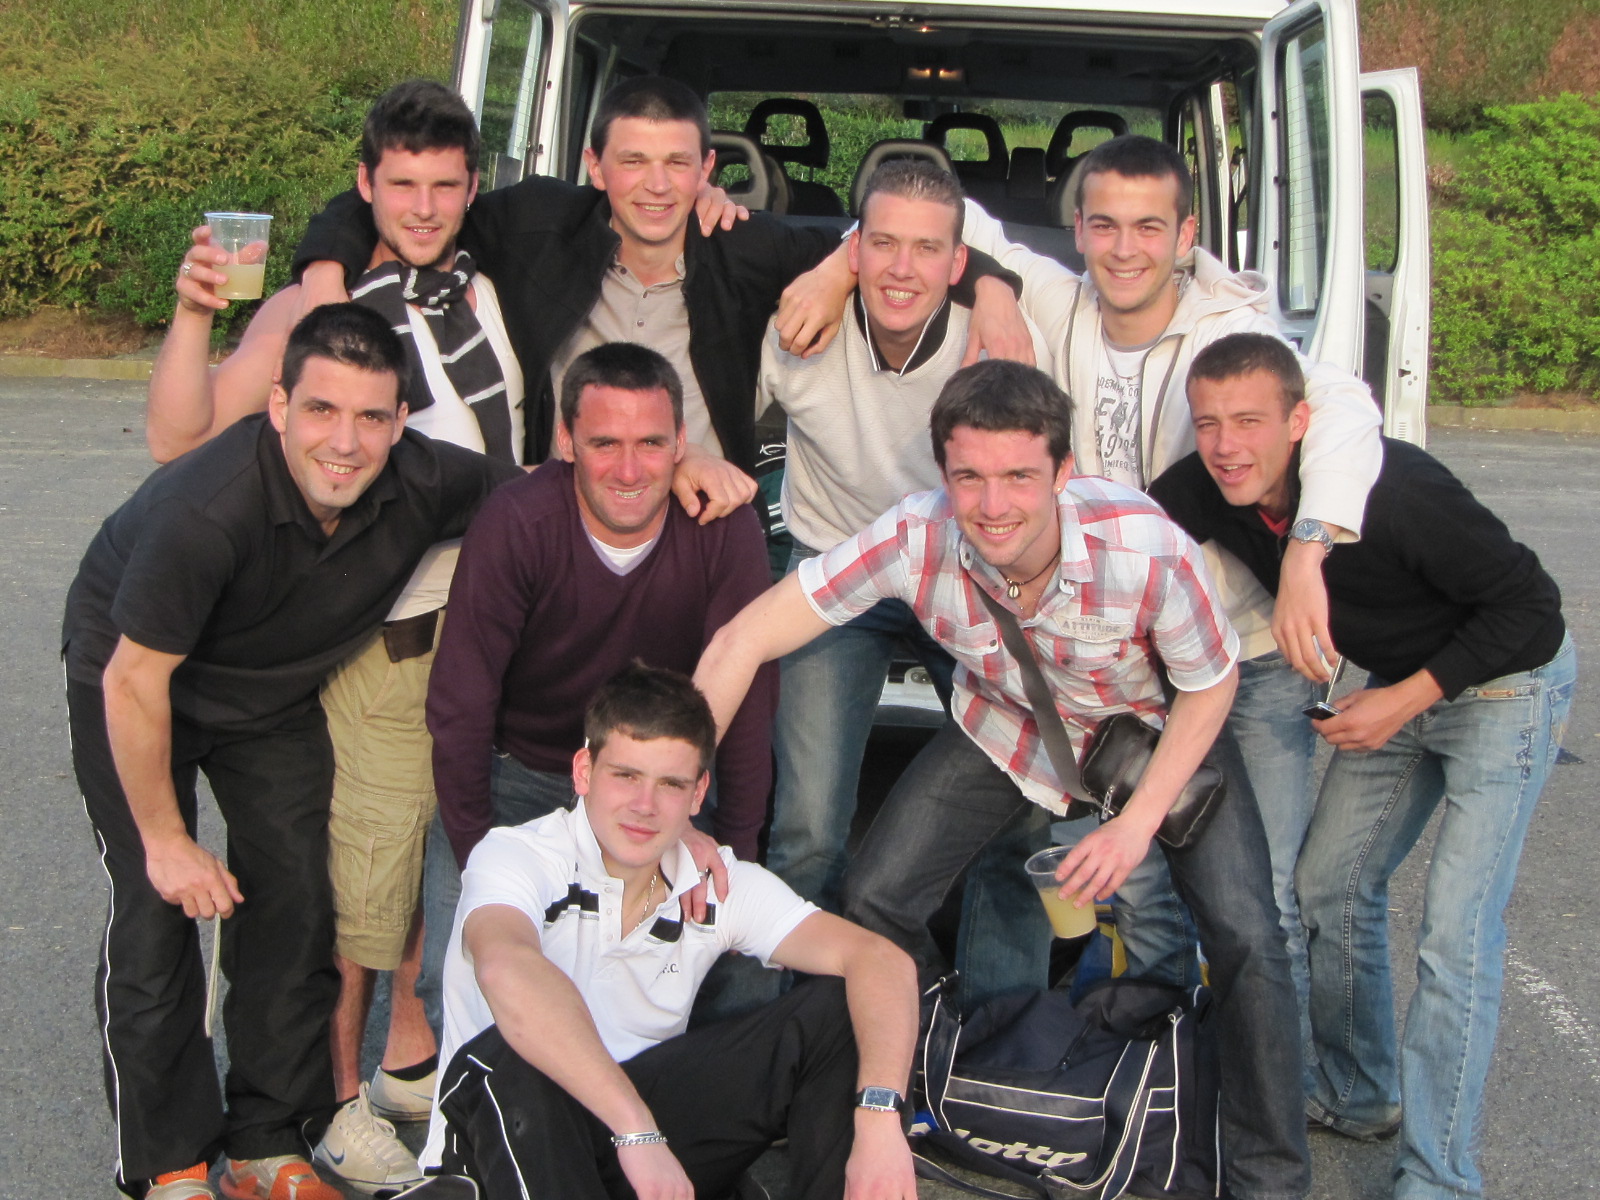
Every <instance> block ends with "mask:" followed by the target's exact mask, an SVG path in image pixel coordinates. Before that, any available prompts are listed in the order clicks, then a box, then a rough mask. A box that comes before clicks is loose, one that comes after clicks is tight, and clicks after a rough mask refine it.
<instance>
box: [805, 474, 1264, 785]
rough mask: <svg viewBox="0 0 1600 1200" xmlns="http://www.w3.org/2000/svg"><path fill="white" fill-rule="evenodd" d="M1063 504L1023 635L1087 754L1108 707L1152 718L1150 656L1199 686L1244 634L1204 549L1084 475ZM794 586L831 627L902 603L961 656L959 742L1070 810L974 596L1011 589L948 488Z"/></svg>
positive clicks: (888, 516)
mask: <svg viewBox="0 0 1600 1200" xmlns="http://www.w3.org/2000/svg"><path fill="white" fill-rule="evenodd" d="M1058 505H1059V508H1060V512H1061V566H1060V568H1059V569H1058V570H1057V572H1056V574H1055V576H1054V577H1053V578H1052V580H1051V582H1050V583H1048V584H1046V587H1045V592H1044V595H1043V598H1042V599H1041V601H1040V604H1039V611H1038V612H1037V613H1036V614H1035V615H1034V616H1033V617H1032V618H1029V619H1025V620H1022V621H1021V625H1022V629H1023V632H1024V634H1025V635H1026V636H1027V638H1028V640H1029V642H1031V643H1032V645H1033V648H1034V650H1035V652H1036V654H1037V655H1038V658H1039V663H1040V669H1041V670H1042V672H1043V674H1044V678H1045V682H1046V683H1047V684H1048V685H1049V687H1050V691H1051V694H1052V695H1053V696H1055V698H1056V707H1057V709H1058V710H1059V711H1060V713H1061V717H1062V720H1063V721H1064V722H1065V723H1066V727H1067V733H1068V736H1069V737H1070V738H1071V739H1072V742H1073V748H1074V750H1075V751H1077V753H1078V754H1079V755H1080V756H1081V754H1082V752H1083V739H1084V737H1085V735H1086V733H1088V732H1089V731H1091V730H1093V729H1094V728H1095V726H1096V725H1097V724H1098V723H1099V722H1100V720H1101V719H1102V718H1104V717H1108V716H1111V715H1112V714H1113V713H1119V712H1130V711H1131V712H1136V713H1138V714H1140V715H1141V716H1143V717H1146V718H1150V719H1152V721H1153V723H1154V724H1157V725H1159V724H1161V722H1162V719H1163V717H1164V715H1165V711H1166V702H1165V699H1164V698H1163V696H1162V691H1161V680H1160V678H1159V676H1158V675H1157V674H1156V671H1155V669H1154V668H1153V666H1152V665H1151V661H1150V654H1149V652H1150V649H1151V647H1152V646H1153V647H1154V649H1155V651H1156V653H1157V654H1158V655H1159V657H1160V659H1161V661H1162V662H1163V663H1164V664H1165V665H1166V668H1167V675H1168V677H1169V678H1170V679H1171V680H1172V683H1173V685H1174V686H1175V687H1177V688H1179V689H1180V690H1182V691H1199V690H1201V689H1203V688H1207V687H1210V686H1212V685H1213V684H1215V683H1218V682H1220V681H1221V680H1222V679H1223V678H1224V677H1225V676H1226V675H1227V673H1228V671H1229V670H1230V669H1231V668H1232V667H1233V664H1234V661H1235V659H1237V657H1238V654H1239V639H1238V636H1237V635H1236V634H1235V633H1234V631H1233V627H1232V626H1231V625H1230V624H1229V623H1228V618H1227V617H1226V616H1225V615H1223V609H1222V605H1221V603H1220V602H1219V601H1218V600H1217V597H1216V595H1215V593H1214V592H1213V590H1212V585H1211V580H1210V579H1209V577H1208V576H1207V575H1206V570H1205V561H1204V557H1203V555H1202V554H1201V552H1200V548H1199V547H1198V546H1196V545H1195V543H1194V542H1193V541H1191V540H1190V539H1189V537H1188V536H1187V535H1186V534H1185V533H1184V532H1183V531H1182V530H1181V529H1179V528H1178V527H1177V526H1176V525H1175V524H1173V523H1172V522H1171V521H1170V520H1168V519H1167V517H1166V515H1165V514H1164V513H1163V512H1162V511H1161V508H1160V507H1159V506H1158V505H1157V504H1156V503H1155V501H1153V500H1151V499H1150V498H1149V497H1147V496H1145V495H1144V493H1142V492H1137V491H1134V490H1133V489H1132V488H1128V487H1124V486H1122V485H1121V484H1117V483H1112V482H1111V481H1110V480H1107V479H1100V478H1096V477H1091V476H1078V477H1074V478H1073V479H1072V480H1070V481H1069V482H1068V484H1067V486H1066V488H1065V489H1064V490H1063V491H1062V493H1061V495H1060V496H1059V498H1058ZM799 577H800V586H801V589H802V590H803V591H804V592H805V594H806V598H807V599H808V600H809V601H810V602H811V606H812V608H814V609H815V610H816V611H817V614H818V615H819V616H820V617H822V619H823V620H825V621H827V622H829V623H830V624H833V625H843V624H844V623H845V622H846V621H849V620H850V619H851V618H853V617H857V616H859V615H861V614H862V613H864V612H866V611H867V610H868V609H869V608H871V607H872V606H873V605H874V604H876V603H877V602H878V601H879V600H883V599H886V598H894V599H897V600H903V601H904V602H905V603H906V604H908V605H909V606H910V607H911V610H912V611H913V612H914V613H916V615H917V619H918V620H919V621H920V622H921V623H922V626H923V628H925V629H926V630H927V631H928V633H929V634H930V635H931V636H932V637H933V639H934V640H935V641H937V642H938V643H939V644H940V645H941V646H943V647H944V648H945V649H946V650H948V651H949V652H950V653H951V654H952V655H953V656H954V657H955V659H956V662H957V664H958V665H957V667H956V673H955V696H954V698H953V700H952V705H951V707H952V710H953V711H954V713H955V717H956V720H957V721H959V722H960V724H961V727H962V728H963V729H964V730H965V731H966V733H967V735H968V736H969V737H971V738H972V740H973V741H974V742H976V743H977V745H978V747H979V748H980V749H981V750H983V752H984V753H985V754H987V755H988V756H989V757H990V758H991V759H992V760H993V761H994V762H995V763H996V764H997V765H998V766H999V767H1000V768H1001V769H1003V770H1004V771H1005V772H1006V774H1007V775H1009V776H1011V778H1012V779H1013V780H1015V781H1016V783H1017V786H1018V787H1020V788H1021V789H1022V793H1023V795H1025V796H1027V797H1028V798H1029V799H1030V800H1032V801H1034V802H1035V803H1037V804H1040V805H1043V806H1044V807H1045V808H1047V809H1049V810H1050V811H1051V812H1053V813H1057V814H1059V813H1063V812H1065V811H1066V798H1065V797H1064V795H1063V792H1062V787H1061V781H1060V779H1059V778H1058V777H1057V775H1056V771H1055V768H1054V767H1053V766H1051V765H1050V756H1049V755H1048V754H1047V753H1046V752H1045V748H1044V743H1043V742H1042V741H1041V740H1040V738H1039V729H1038V726H1037V725H1036V724H1035V723H1034V719H1033V713H1032V710H1031V709H1030V708H1029V706H1028V700H1027V692H1026V690H1025V689H1024V687H1023V685H1022V671H1021V668H1020V667H1019V666H1018V664H1017V662H1016V660H1015V659H1013V658H1012V657H1011V655H1010V654H1009V653H1008V652H1007V651H1006V648H1005V644H1004V643H1003V642H1002V640H1001V638H1000V630H999V628H998V626H996V624H995V622H994V619H993V618H992V617H991V616H990V615H989V610H988V609H987V608H985V607H984V604H983V601H982V599H981V598H980V597H979V595H978V592H977V588H978V586H979V584H980V582H981V583H982V585H983V586H985V587H986V588H987V590H988V591H989V593H990V594H991V595H992V596H995V597H996V598H998V599H999V600H1000V602H1001V603H1002V604H1007V603H1008V602H1007V601H1006V599H1005V583H1004V581H1003V580H1002V579H1001V576H1000V574H999V572H997V571H996V570H994V568H992V567H990V566H989V565H988V564H987V563H985V562H984V561H983V560H982V559H981V558H980V557H979V556H978V554H977V552H976V551H974V550H973V548H972V545H971V544H970V543H969V542H968V541H967V540H966V538H964V537H963V536H962V534H961V530H960V529H959V528H958V527H957V525H956V520H955V515H954V513H953V511H952V510H951V507H950V501H949V498H948V497H947V496H946V495H945V493H944V491H943V490H942V489H941V490H937V491H932V492H920V493H918V494H916V495H913V496H907V497H906V498H905V499H904V500H902V501H901V502H900V503H899V504H898V505H896V506H895V507H894V508H891V509H890V510H889V511H888V512H886V513H884V514H883V515H882V516H881V517H879V518H878V519H877V520H876V521H874V522H873V523H872V524H871V525H870V526H868V527H867V528H866V529H864V530H862V531H861V532H860V533H858V534H856V536H855V537H853V538H851V539H849V540H848V541H845V542H841V543H840V544H839V545H837V546H835V547H834V548H833V549H832V550H830V551H829V552H828V553H826V554H824V555H821V556H819V557H817V558H812V559H808V560H807V561H805V562H804V563H802V564H801V565H800V571H799ZM1010 607H1012V609H1013V611H1016V610H1015V606H1014V605H1011V606H1010ZM1019 617H1020V613H1019Z"/></svg>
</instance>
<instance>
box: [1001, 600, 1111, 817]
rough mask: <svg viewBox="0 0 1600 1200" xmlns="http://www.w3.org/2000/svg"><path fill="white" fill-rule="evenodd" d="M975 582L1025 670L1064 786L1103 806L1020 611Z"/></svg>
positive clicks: (1025, 683) (1037, 720)
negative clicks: (1086, 778)
mask: <svg viewBox="0 0 1600 1200" xmlns="http://www.w3.org/2000/svg"><path fill="white" fill-rule="evenodd" d="M972 586H973V587H975V588H976V589H977V590H978V596H979V598H981V599H982V600H983V605H984V607H985V608H987V609H988V610H989V615H990V616H992V617H993V618H994V623H995V624H996V625H998V626H999V627H1000V638H1001V640H1002V641H1004V642H1005V644H1006V649H1007V650H1009V651H1011V657H1012V658H1014V659H1016V660H1017V665H1018V666H1019V667H1020V668H1021V670H1022V690H1023V691H1024V692H1025V693H1027V696H1028V704H1029V706H1030V707H1031V708H1032V709H1033V723H1034V724H1035V725H1037V726H1038V727H1039V740H1040V741H1042V742H1043V743H1044V750H1045V753H1046V754H1047V755H1049V757H1050V765H1051V766H1053V767H1054V768H1055V769H1056V776H1057V777H1058V778H1059V779H1060V780H1061V788H1062V790H1063V791H1065V792H1066V793H1067V795H1069V796H1071V797H1072V798H1073V799H1074V800H1082V801H1084V802H1085V803H1087V804H1093V805H1094V806H1095V807H1096V808H1099V807H1100V804H1099V801H1097V800H1095V799H1094V798H1093V797H1092V796H1090V795H1089V791H1088V789H1087V788H1085V787H1084V786H1083V776H1082V774H1080V773H1079V771H1078V758H1077V755H1075V754H1073V752H1072V741H1071V739H1070V738H1068V737H1067V727H1066V725H1065V724H1063V723H1062V720H1061V714H1060V713H1059V712H1057V711H1056V702H1055V701H1054V700H1053V699H1052V698H1051V696H1050V685H1049V684H1047V683H1045V681H1044V674H1043V673H1042V672H1041V671H1040V670H1039V659H1038V658H1037V656H1035V654H1034V652H1033V646H1032V645H1031V644H1030V643H1029V641H1028V638H1027V635H1025V634H1024V633H1023V632H1022V626H1021V625H1019V624H1018V623H1017V618H1016V614H1015V613H1013V612H1012V611H1011V610H1010V609H1009V608H1006V607H1005V606H1004V605H1003V604H1001V603H1000V601H998V600H996V599H995V598H994V597H993V596H991V595H990V594H989V593H988V591H987V590H985V588H984V587H983V585H982V584H981V583H979V582H978V581H977V580H973V581H972Z"/></svg>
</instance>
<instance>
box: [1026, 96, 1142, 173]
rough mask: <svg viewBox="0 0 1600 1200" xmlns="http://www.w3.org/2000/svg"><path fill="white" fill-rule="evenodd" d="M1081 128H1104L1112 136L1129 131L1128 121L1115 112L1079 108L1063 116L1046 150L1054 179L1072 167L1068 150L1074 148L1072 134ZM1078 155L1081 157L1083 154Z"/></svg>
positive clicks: (1048, 165)
mask: <svg viewBox="0 0 1600 1200" xmlns="http://www.w3.org/2000/svg"><path fill="white" fill-rule="evenodd" d="M1080 129H1104V130H1107V131H1109V132H1110V134H1111V136H1112V137H1121V136H1122V135H1123V134H1125V133H1127V132H1128V122H1127V119H1126V118H1125V117H1121V116H1118V115H1117V114H1116V113H1114V112H1101V111H1098V110H1096V109H1092V108H1084V109H1079V110H1078V111H1077V112H1069V113H1068V114H1067V115H1066V116H1064V117H1062V118H1061V120H1060V121H1059V122H1058V123H1057V125H1056V131H1055V132H1054V133H1052V134H1051V135H1050V145H1049V146H1048V147H1047V148H1046V149H1045V152H1044V167H1045V170H1047V171H1049V172H1050V177H1051V178H1052V179H1054V178H1055V177H1056V176H1057V175H1060V174H1062V173H1063V172H1065V171H1069V170H1071V169H1072V163H1070V162H1068V161H1067V151H1068V150H1070V149H1071V148H1072V135H1073V134H1075V133H1077V132H1078V130H1080ZM1077 157H1079V158H1081V157H1082V155H1078V156H1077Z"/></svg>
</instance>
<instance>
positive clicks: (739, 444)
mask: <svg viewBox="0 0 1600 1200" xmlns="http://www.w3.org/2000/svg"><path fill="white" fill-rule="evenodd" d="M610 221H611V206H610V204H609V202H608V201H607V199H606V194H605V193H604V192H603V191H600V190H599V189H597V188H593V187H579V186H577V185H575V184H571V183H567V182H565V181H564V180H560V179H552V178H549V177H547V176H543V175H533V176H529V177H528V178H527V179H524V180H522V182H520V183H518V184H515V185H513V186H511V187H507V188H497V189H496V190H494V191H491V192H483V193H480V194H479V196H478V198H477V199H476V200H475V201H474V202H473V205H472V209H471V211H469V212H468V213H467V219H466V223H465V224H464V225H463V226H462V229H461V238H460V244H461V247H462V249H464V250H466V251H467V252H468V253H469V254H471V255H472V256H473V258H474V259H475V260H476V261H477V262H478V264H479V266H480V267H481V268H482V269H483V270H484V272H485V273H486V274H487V275H488V276H489V277H490V278H491V279H493V280H494V285H495V289H496V291H498V293H499V295H500V309H501V313H502V315H503V316H504V318H505V324H506V331H507V333H508V334H509V336H510V338H511V348H512V349H513V350H514V351H515V352H516V355H517V361H518V362H519V363H521V365H522V373H523V376H524V378H525V380H526V382H527V389H528V395H527V400H526V402H525V407H524V416H525V418H526V419H525V427H526V429H527V435H526V455H525V458H524V461H526V462H530V463H537V462H543V461H544V460H545V459H546V458H547V457H549V453H550V444H551V433H552V430H553V428H554V422H555V413H556V398H555V396H554V395H553V394H552V390H551V386H550V364H551V361H552V360H553V359H554V358H555V355H556V352H557V351H558V350H559V349H560V348H561V347H562V346H563V345H564V344H565V343H566V341H567V339H568V338H569V337H571V336H572V333H573V331H574V330H576V329H577V328H578V326H579V325H580V324H581V323H582V322H583V320H584V318H585V317H587V316H588V314H589V310H590V309H592V308H593V307H594V305H595V302H596V301H597V300H599V298H600V284H601V280H602V279H603V278H604V275H605V271H606V268H607V267H609V266H610V265H611V263H612V261H613V260H614V259H615V257H616V252H617V246H618V244H619V243H620V239H619V238H618V237H617V235H616V233H615V232H614V231H613V230H612V229H611V225H610ZM376 244H377V231H376V229H375V227H374V226H373V223H372V211H371V209H370V208H369V207H368V205H367V203H366V201H364V200H362V199H361V195H360V193H358V192H356V191H354V190H351V191H348V192H345V193H343V194H342V195H339V196H336V197H335V198H334V199H333V200H332V201H331V202H330V203H329V204H328V207H327V208H326V209H324V210H323V211H322V212H321V213H319V214H318V215H317V216H315V217H313V218H312V219H311V224H310V226H309V227H308V228H307V230H306V236H305V238H304V239H303V240H302V241H301V243H300V245H299V247H298V249H297V250H296V251H295V259H294V275H295V278H296V279H297V280H298V279H299V276H300V272H301V271H302V270H304V269H305V267H306V266H307V265H308V264H310V263H312V262H315V261H318V260H323V259H326V260H332V261H336V262H339V263H341V264H343V266H344V269H345V279H346V281H347V283H348V284H354V282H355V280H356V279H357V278H358V277H359V276H360V275H361V273H362V272H363V271H365V270H366V269H367V263H368V261H369V260H370V259H371V257H372V250H373V247H374V246H375V245H376ZM838 245H839V232H838V231H837V230H834V229H817V228H800V227H796V226H791V225H787V224H785V223H784V222H782V221H779V220H777V219H776V218H774V217H772V216H770V215H768V214H766V213H753V214H751V217H750V219H749V220H748V221H740V222H739V223H738V224H737V225H735V226H734V228H733V229H731V230H728V231H726V232H724V231H722V230H717V231H715V232H713V233H712V235H711V236H710V237H709V238H707V237H704V236H702V235H701V233H700V223H699V222H698V221H697V220H695V219H693V218H691V219H690V221H689V225H688V229H687V230H686V233H685V238H684V250H683V258H684V281H683V297H684V304H685V307H687V308H688V310H689V330H690V338H689V359H690V362H691V363H692V365H693V366H694V373H695V378H696V380H697V381H698V382H699V384H700V390H701V393H702V394H703V395H704V396H705V401H706V408H707V410H708V411H709V413H710V417H711V426H712V428H713V429H714V430H716V434H717V440H718V441H720V442H721V443H722V453H723V457H725V458H726V459H727V460H728V461H729V462H731V463H733V464H734V465H735V466H737V467H739V468H740V469H741V470H744V471H750V470H752V469H753V468H754V466H755V456H756V438H755V395H756V375H757V373H758V371H759V369H760V366H761V339H762V335H763V334H764V333H765V331H766V327H767V321H768V320H769V319H771V317H772V314H773V311H774V310H775V309H776V308H777V306H778V298H779V296H780V295H782V293H783V289H784V288H785V287H787V286H788V285H789V283H790V281H792V280H793V279H794V278H795V276H797V275H801V274H803V273H805V272H806V271H809V270H810V269H811V268H812V267H814V266H816V265H817V264H818V263H819V262H821V261H822V260H823V259H824V258H826V257H827V256H828V254H829V253H830V252H831V251H832V250H834V249H836V248H837V247H838ZM984 275H997V276H1000V277H1002V278H1005V279H1007V281H1008V282H1012V283H1013V285H1014V284H1015V277H1014V276H1009V275H1007V273H1006V272H1004V271H1003V270H1001V269H1000V268H999V267H998V266H997V265H996V264H995V263H994V262H993V260H992V259H988V258H986V257H984V256H982V255H976V256H972V258H971V259H970V260H969V267H968V270H967V272H966V274H965V275H964V276H963V280H962V285H960V286H958V288H957V289H955V290H956V293H957V294H958V295H959V296H961V297H962V298H963V299H964V302H966V303H968V304H970V303H971V290H970V289H971V287H972V284H971V282H970V281H972V280H975V279H977V278H980V277H982V276H984Z"/></svg>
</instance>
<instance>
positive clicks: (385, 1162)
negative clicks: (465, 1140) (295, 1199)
mask: <svg viewBox="0 0 1600 1200" xmlns="http://www.w3.org/2000/svg"><path fill="white" fill-rule="evenodd" d="M313 1154H314V1156H315V1158H316V1160H317V1161H318V1162H319V1163H321V1164H322V1165H323V1166H325V1167H327V1168H328V1169H329V1170H330V1171H332V1172H333V1173H334V1174H335V1175H337V1176H338V1177H339V1178H340V1179H341V1180H343V1181H344V1182H345V1183H346V1184H348V1185H349V1186H350V1187H353V1188H354V1189H355V1190H356V1191H358V1192H366V1193H368V1194H369V1195H371V1194H375V1193H378V1192H392V1191H399V1190H400V1189H402V1188H407V1187H410V1186H412V1185H413V1184H416V1183H420V1182H421V1181H422V1168H421V1167H419V1166H418V1165H417V1160H416V1158H415V1156H413V1155H412V1153H411V1151H409V1150H407V1149H406V1148H405V1147H404V1146H403V1145H401V1144H400V1139H399V1138H397V1137H395V1135H394V1126H393V1125H391V1124H389V1122H387V1121H385V1120H384V1119H383V1118H382V1117H379V1116H376V1115H374V1113H373V1111H372V1106H371V1105H370V1104H369V1103H368V1101H367V1085H366V1084H364V1083H363V1084H362V1085H361V1094H360V1095H359V1096H357V1097H356V1098H355V1099H354V1100H352V1101H350V1103H349V1104H346V1105H345V1106H344V1107H343V1108H341V1109H340V1110H339V1111H338V1112H337V1113H335V1114H334V1116H333V1121H332V1122H331V1123H330V1124H329V1125H328V1132H326V1133H325V1134H323V1135H322V1140H321V1141H320V1142H318V1143H317V1148H316V1150H315V1151H314V1152H313Z"/></svg>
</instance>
